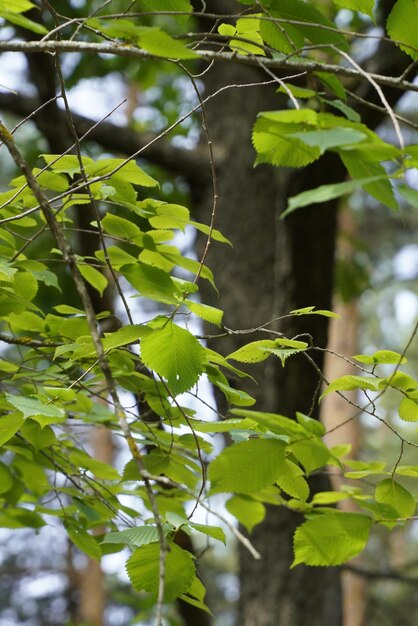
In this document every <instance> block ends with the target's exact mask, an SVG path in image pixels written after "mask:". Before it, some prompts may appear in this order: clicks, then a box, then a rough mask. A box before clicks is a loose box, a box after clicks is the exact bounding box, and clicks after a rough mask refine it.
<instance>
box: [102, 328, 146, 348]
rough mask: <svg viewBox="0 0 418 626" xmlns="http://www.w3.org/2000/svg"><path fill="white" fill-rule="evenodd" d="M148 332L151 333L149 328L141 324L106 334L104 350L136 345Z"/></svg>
mask: <svg viewBox="0 0 418 626" xmlns="http://www.w3.org/2000/svg"><path fill="white" fill-rule="evenodd" d="M148 332H150V331H149V328H148V327H147V326H142V325H140V324H132V325H129V326H123V327H122V328H119V329H118V330H115V332H113V333H105V336H104V339H103V348H104V349H105V350H113V349H114V348H120V346H126V345H129V344H131V343H136V342H137V341H138V340H139V339H141V338H142V337H144V336H145V335H146V334H147V333H148Z"/></svg>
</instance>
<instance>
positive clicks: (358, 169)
mask: <svg viewBox="0 0 418 626" xmlns="http://www.w3.org/2000/svg"><path fill="white" fill-rule="evenodd" d="M368 154H371V155H372V156H373V149H371V150H369V151H368ZM340 157H341V159H342V161H343V163H344V165H345V166H346V168H347V170H348V173H349V174H350V176H351V178H354V179H360V180H361V179H364V178H374V177H378V178H379V180H376V181H375V182H370V183H367V184H364V185H363V186H364V189H365V190H366V191H367V192H368V193H369V194H370V195H372V196H373V197H374V198H376V200H379V202H381V203H382V204H385V205H386V206H387V207H389V208H390V209H393V210H394V211H396V210H397V209H398V203H397V202H396V200H395V196H394V194H393V188H392V185H391V182H390V180H389V177H388V176H387V174H386V171H385V169H384V167H383V166H382V165H380V163H378V162H375V161H373V160H369V159H367V158H364V156H363V154H362V153H361V152H360V151H358V150H350V151H346V152H343V151H341V152H340Z"/></svg>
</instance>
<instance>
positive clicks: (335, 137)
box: [289, 127, 366, 154]
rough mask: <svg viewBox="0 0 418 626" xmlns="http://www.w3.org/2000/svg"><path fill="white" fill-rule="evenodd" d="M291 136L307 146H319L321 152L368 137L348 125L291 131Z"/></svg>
mask: <svg viewBox="0 0 418 626" xmlns="http://www.w3.org/2000/svg"><path fill="white" fill-rule="evenodd" d="M289 137H295V138H296V139H300V140H301V141H303V143H305V144H306V145H307V146H312V147H315V146H316V147H318V148H319V150H320V153H321V154H323V153H324V152H325V151H326V150H328V149H330V148H336V147H338V146H346V145H352V144H354V143H358V142H359V141H363V140H364V139H366V135H365V134H364V133H362V132H361V131H359V130H356V129H355V128H346V127H341V128H338V127H334V128H324V129H322V130H311V131H305V132H299V133H291V134H290V135H289Z"/></svg>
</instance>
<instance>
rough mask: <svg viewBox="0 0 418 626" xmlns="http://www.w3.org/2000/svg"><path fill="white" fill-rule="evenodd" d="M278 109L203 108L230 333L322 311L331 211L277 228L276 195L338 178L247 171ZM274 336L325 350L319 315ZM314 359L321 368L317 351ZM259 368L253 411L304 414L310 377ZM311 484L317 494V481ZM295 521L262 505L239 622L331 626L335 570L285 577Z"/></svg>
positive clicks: (235, 95)
mask: <svg viewBox="0 0 418 626" xmlns="http://www.w3.org/2000/svg"><path fill="white" fill-rule="evenodd" d="M205 80H206V89H207V90H208V92H209V93H210V92H211V91H213V90H214V89H216V88H217V87H219V84H220V82H222V83H224V84H234V83H246V82H254V81H257V80H263V78H262V75H261V74H260V73H259V72H257V71H255V70H248V69H245V70H244V69H243V68H235V67H232V66H231V67H228V68H222V72H220V69H219V68H217V72H216V74H215V73H212V74H211V73H208V74H207V75H206V77H205ZM279 107H280V103H279V101H278V96H277V94H276V93H275V90H274V89H270V88H266V87H260V88H257V89H255V90H254V89H252V88H247V89H244V88H243V89H235V90H228V91H226V92H224V93H223V94H222V95H221V96H220V97H219V98H217V99H216V102H214V103H213V104H211V105H210V106H208V107H207V115H208V126H209V129H210V132H211V139H212V140H213V142H214V147H215V150H216V151H217V153H218V154H220V155H223V159H222V162H221V163H220V161H219V160H218V167H217V179H218V180H217V182H218V188H219V206H218V211H217V216H216V225H217V227H218V228H220V230H221V231H222V232H223V233H224V234H225V235H226V236H227V237H229V238H230V239H231V240H232V242H233V244H234V247H233V248H226V247H223V248H222V247H221V246H217V245H215V244H214V245H213V246H212V247H211V250H210V257H209V259H208V263H209V265H210V266H211V267H212V268H213V269H214V273H215V276H216V277H217V284H218V288H219V291H220V293H221V297H220V301H218V302H217V304H218V305H219V304H220V306H221V307H222V308H223V309H224V310H225V323H226V324H227V325H228V326H229V327H231V328H233V329H243V328H252V327H255V326H257V325H260V324H264V323H266V322H268V321H269V320H272V319H274V318H275V317H277V316H280V315H284V314H287V313H288V312H289V311H290V310H292V309H296V308H300V307H303V306H308V305H316V306H319V307H323V308H330V304H331V302H330V299H331V292H332V272H333V270H332V268H333V254H334V253H333V250H334V236H335V209H334V207H333V206H324V205H323V206H321V207H320V208H319V207H310V208H309V209H308V210H301V211H300V212H298V213H295V214H294V216H292V217H290V218H289V219H287V220H284V221H280V220H279V215H280V212H281V210H282V209H283V207H284V203H285V198H286V197H288V196H289V195H294V194H295V193H297V192H299V191H302V189H303V188H306V187H314V186H315V185H319V184H321V182H325V180H327V182H330V179H334V180H341V177H342V176H343V172H342V169H341V167H340V165H339V163H338V162H335V161H332V160H331V159H323V160H321V161H320V162H319V163H318V164H317V165H315V166H313V167H311V168H308V169H307V170H304V171H303V172H302V173H301V172H298V173H297V175H296V176H295V175H290V174H289V173H288V172H283V171H279V170H275V169H274V168H272V167H266V166H261V167H258V168H256V169H255V170H254V169H253V163H254V158H255V154H254V151H253V149H252V147H251V140H250V128H251V126H252V124H253V123H254V121H255V117H256V114H257V113H258V112H259V111H262V110H266V109H275V108H279ZM201 192H202V188H201V187H200V188H199V190H198V193H201ZM206 194H207V195H203V196H202V195H200V197H199V198H197V203H198V206H199V213H200V215H199V217H200V218H201V219H202V220H204V219H206V221H207V219H208V213H209V209H210V206H211V199H210V192H208V190H206ZM206 295H209V294H206ZM212 300H215V301H216V298H212ZM279 329H280V330H281V331H283V332H285V333H286V334H287V336H289V337H292V336H295V335H297V334H299V333H300V332H308V333H309V334H310V335H312V337H313V340H314V342H315V344H317V345H322V346H324V345H326V333H327V325H326V320H325V318H321V317H317V316H310V317H304V318H293V319H292V320H289V321H287V323H286V324H281V325H280V327H279ZM241 342H242V337H240V336H239V335H232V336H230V338H229V340H228V344H227V345H226V346H224V348H225V350H227V351H229V350H231V351H232V350H234V349H236V348H237V347H238V346H239V345H240V344H241ZM317 362H318V365H319V367H321V366H322V357H321V354H318V355H317ZM265 363H266V365H265V366H264V367H260V368H258V369H257V372H258V373H257V378H258V380H259V382H260V385H259V387H256V386H255V385H250V388H249V389H247V390H249V391H250V392H251V393H252V394H253V395H255V396H256V397H257V400H258V404H257V407H258V408H259V409H261V410H268V411H277V412H280V413H283V414H285V415H288V416H294V414H295V411H296V410H299V411H302V412H305V413H308V412H309V411H310V407H311V404H312V400H313V398H314V395H315V391H316V389H317V387H318V382H319V377H318V374H317V372H316V371H315V370H314V369H313V368H312V367H311V366H310V365H309V364H308V363H307V362H306V361H305V359H303V358H296V357H294V358H293V359H291V360H289V362H288V363H289V364H288V365H286V367H285V368H284V369H283V368H282V367H281V366H280V365H279V364H278V362H275V361H274V360H273V359H271V360H269V361H267V362H265ZM319 482H321V488H324V486H325V484H324V479H320V481H319ZM314 488H315V486H314ZM299 522H300V519H299V518H298V516H297V515H295V514H294V513H293V512H290V511H287V510H285V509H282V508H280V509H279V508H274V507H271V508H270V509H269V510H268V514H267V517H266V520H265V522H264V523H262V524H260V525H259V526H258V527H256V528H255V530H254V532H253V535H252V541H253V543H254V545H255V547H256V548H257V549H258V550H259V551H260V553H261V554H262V557H263V558H262V560H261V561H259V562H255V561H253V559H252V557H251V556H250V555H249V554H248V553H247V552H246V551H245V550H241V549H240V581H241V599H240V605H239V617H238V622H237V623H239V624H240V625H242V626H272V625H275V626H276V625H279V626H302V624H306V623H308V622H309V623H310V624H311V625H312V624H313V625H315V626H316V625H317V626H320V625H321V626H323V625H324V624H333V625H334V626H338V624H340V621H341V597H340V583H339V576H338V573H337V572H336V571H335V570H333V569H325V568H322V569H318V570H314V569H309V568H306V567H301V566H298V567H297V568H296V569H294V570H291V571H289V567H290V564H291V562H292V560H293V554H292V535H293V533H294V530H295V528H296V525H297V524H298V523H299Z"/></svg>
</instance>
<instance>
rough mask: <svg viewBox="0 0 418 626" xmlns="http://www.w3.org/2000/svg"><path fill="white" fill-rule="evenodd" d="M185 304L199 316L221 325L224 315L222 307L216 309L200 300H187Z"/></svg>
mask: <svg viewBox="0 0 418 626" xmlns="http://www.w3.org/2000/svg"><path fill="white" fill-rule="evenodd" d="M184 304H185V305H186V306H187V308H188V309H189V310H190V311H191V312H192V313H194V314H195V315H197V316H198V317H201V318H202V319H203V320H205V321H206V322H210V323H211V324H215V326H220V325H221V323H222V317H223V314H224V312H223V311H221V309H216V308H215V307H213V306H209V305H207V304H201V303H200V302H195V301H194V300H185V301H184Z"/></svg>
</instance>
